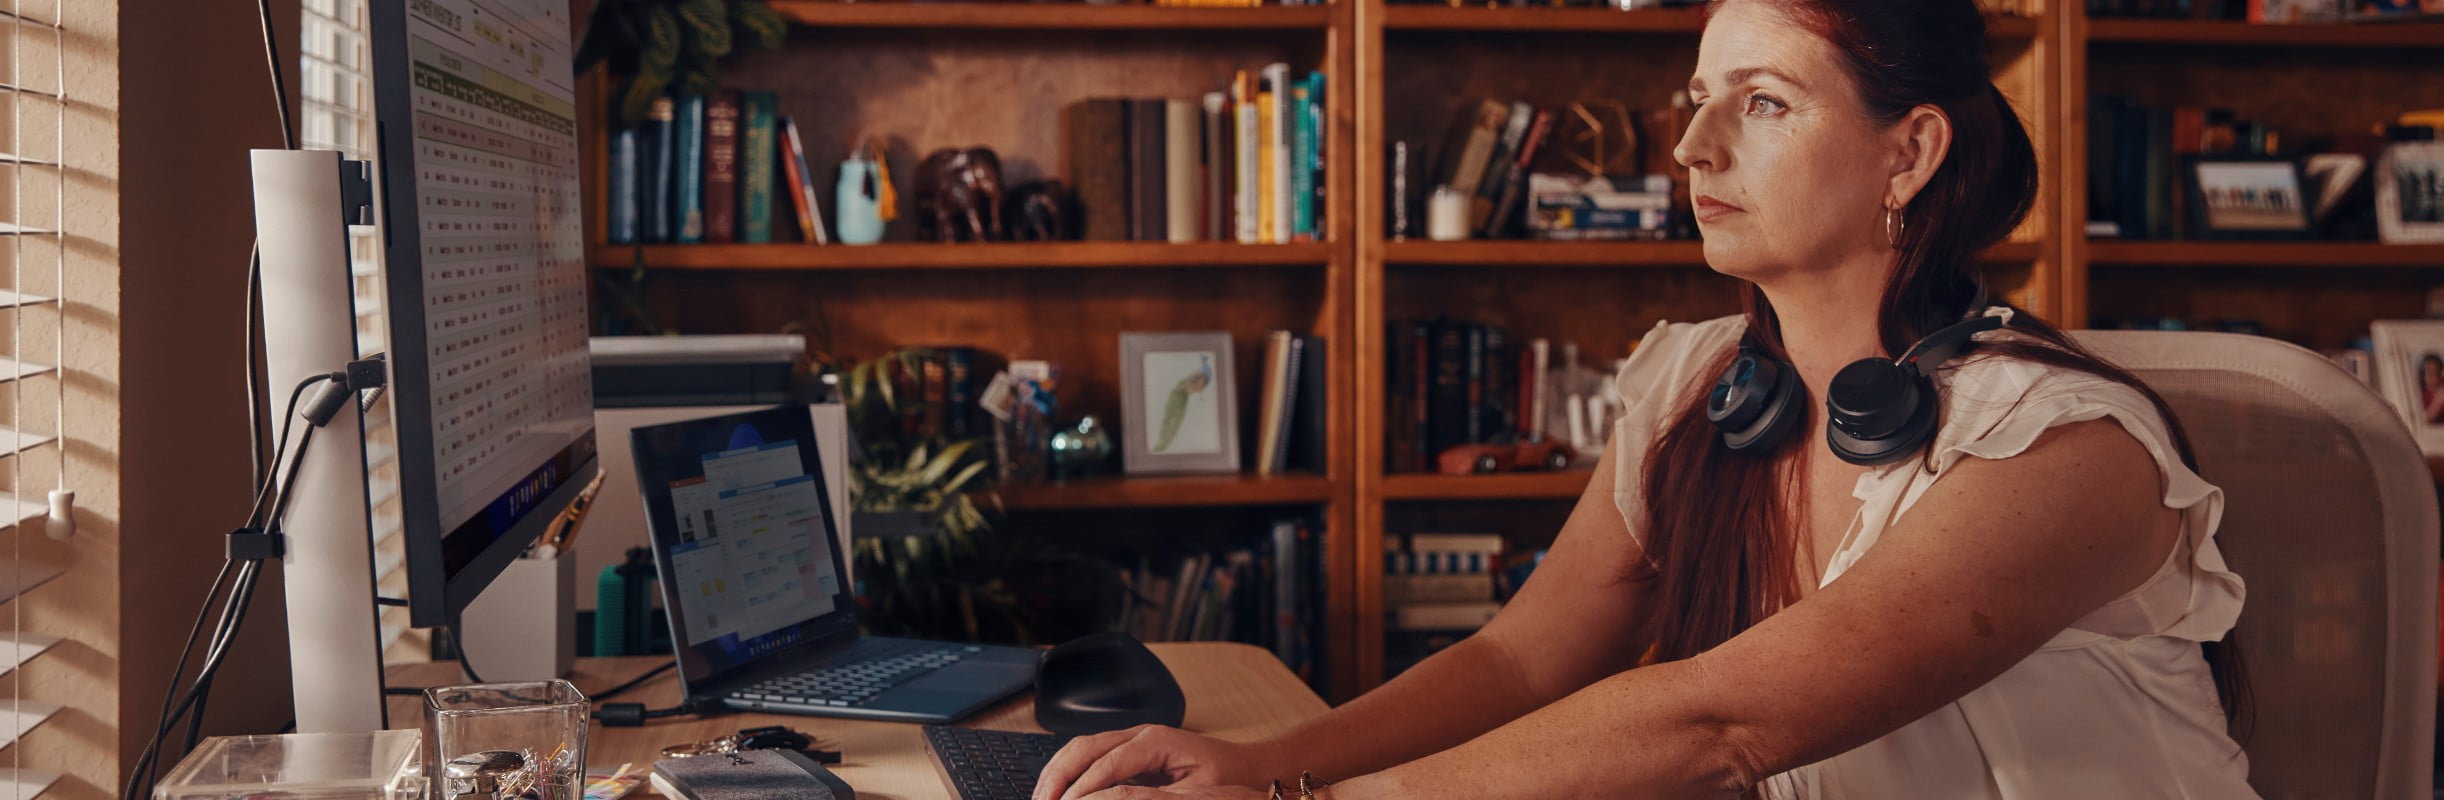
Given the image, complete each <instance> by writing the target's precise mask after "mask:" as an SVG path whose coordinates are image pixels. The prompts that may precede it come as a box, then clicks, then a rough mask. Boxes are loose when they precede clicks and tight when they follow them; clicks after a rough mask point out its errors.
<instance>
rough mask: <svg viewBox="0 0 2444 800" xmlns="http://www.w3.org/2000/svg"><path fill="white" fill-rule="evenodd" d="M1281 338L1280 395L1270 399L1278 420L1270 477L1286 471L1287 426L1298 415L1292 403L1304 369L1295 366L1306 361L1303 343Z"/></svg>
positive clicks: (1274, 436)
mask: <svg viewBox="0 0 2444 800" xmlns="http://www.w3.org/2000/svg"><path fill="white" fill-rule="evenodd" d="M1281 337H1282V352H1283V355H1282V363H1281V392H1280V393H1279V394H1277V395H1276V396H1275V397H1273V398H1272V399H1273V402H1274V404H1275V405H1276V406H1277V407H1278V408H1279V411H1278V412H1277V413H1276V415H1275V416H1277V417H1279V418H1280V420H1279V423H1278V424H1276V425H1275V426H1274V428H1273V463H1272V468H1273V472H1274V474H1280V473H1281V472H1282V471H1283V470H1285V469H1288V468H1289V467H1290V426H1291V423H1292V422H1294V421H1296V417H1295V416H1294V415H1295V414H1296V413H1297V411H1298V406H1296V405H1293V403H1294V402H1295V401H1296V400H1297V399H1298V390H1299V386H1298V382H1299V378H1300V377H1301V374H1300V373H1301V371H1302V370H1303V369H1304V367H1303V366H1302V365H1301V364H1300V363H1299V362H1300V360H1301V359H1303V358H1305V357H1306V354H1305V353H1304V352H1303V351H1304V349H1305V346H1306V341H1305V340H1303V339H1300V338H1299V337H1296V336H1292V335H1290V334H1289V333H1288V332H1287V331H1284V332H1283V333H1282V334H1281Z"/></svg>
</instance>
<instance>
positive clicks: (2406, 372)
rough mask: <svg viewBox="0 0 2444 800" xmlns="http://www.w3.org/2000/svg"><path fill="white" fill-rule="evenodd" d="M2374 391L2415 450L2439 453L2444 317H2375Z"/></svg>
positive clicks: (2443, 442)
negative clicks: (2413, 442) (2408, 435)
mask: <svg viewBox="0 0 2444 800" xmlns="http://www.w3.org/2000/svg"><path fill="white" fill-rule="evenodd" d="M2369 328H2370V336H2369V338H2370V339H2372V340H2373V342H2374V344H2375V346H2376V350H2375V353H2374V358H2375V361H2376V391H2377V393H2378V394H2382V395H2384V398H2385V402H2387V403H2391V404H2393V409H2394V410H2395V411H2398V412H2400V413H2401V415H2402V422H2404V423H2406V424H2408V425H2409V426H2410V433H2411V435H2412V436H2414V437H2416V438H2417V439H2418V442H2419V451H2420V452H2423V453H2426V454H2427V455H2431V456H2433V455H2444V320H2429V319H2421V320H2377V321H2376V323H2375V324H2374V325H2371V326H2369Z"/></svg>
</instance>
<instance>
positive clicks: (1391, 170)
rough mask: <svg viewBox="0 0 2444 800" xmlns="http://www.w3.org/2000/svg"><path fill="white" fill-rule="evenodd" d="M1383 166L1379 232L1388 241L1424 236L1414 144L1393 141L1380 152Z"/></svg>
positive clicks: (1424, 229) (1420, 188)
mask: <svg viewBox="0 0 2444 800" xmlns="http://www.w3.org/2000/svg"><path fill="white" fill-rule="evenodd" d="M1383 170H1384V173H1385V174H1386V175H1388V176H1389V178H1390V185H1389V186H1388V187H1386V188H1385V190H1384V195H1385V196H1384V198H1383V211H1384V217H1385V220H1384V231H1383V235H1384V236H1385V237H1388V238H1390V239H1391V240H1392V241H1395V242H1397V241H1403V240H1407V239H1413V238H1416V237H1419V236H1424V235H1425V233H1426V225H1425V219H1424V215H1423V214H1421V213H1419V204H1420V203H1422V202H1423V201H1422V200H1421V198H1422V197H1423V195H1422V194H1421V191H1422V187H1421V184H1420V179H1419V177H1418V173H1417V153H1416V148H1415V147H1412V146H1410V144H1409V143H1408V142H1406V141H1394V142H1392V144H1391V146H1390V147H1389V148H1388V150H1387V152H1386V153H1385V154H1384V158H1383Z"/></svg>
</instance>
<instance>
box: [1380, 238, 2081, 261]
mask: <svg viewBox="0 0 2444 800" xmlns="http://www.w3.org/2000/svg"><path fill="white" fill-rule="evenodd" d="M2037 253H2038V245H2037V244H2036V243H2035V242H2012V243H2006V244H2002V245H1997V246H1995V247H1994V248H1993V249H1991V250H1988V251H1986V259H1987V260H1988V261H1994V262H2014V261H2018V262H2025V261H2033V260H2035V259H2036V258H2037ZM1383 261H1384V263H1386V264H1390V265H1395V266H1397V265H1442V266H1454V265H1466V266H1485V267H1504V266H1523V267H1703V266H1705V265H1706V248H1705V243H1704V242H1695V241H1657V242H1647V241H1631V242H1554V241H1536V240H1492V239H1479V240H1471V241H1460V242H1427V241H1399V242H1385V243H1384V245H1383Z"/></svg>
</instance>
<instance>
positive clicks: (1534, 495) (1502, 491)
mask: <svg viewBox="0 0 2444 800" xmlns="http://www.w3.org/2000/svg"><path fill="white" fill-rule="evenodd" d="M1594 474H1595V473H1594V471H1592V470H1583V469H1571V470H1562V471H1560V472H1513V473H1503V474H1498V475H1425V474H1411V475H1385V476H1383V499H1385V500H1566V499H1569V498H1573V497H1577V496H1579V494H1580V493H1581V492H1584V491H1586V489H1587V478H1588V477H1589V476H1591V475H1594Z"/></svg>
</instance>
